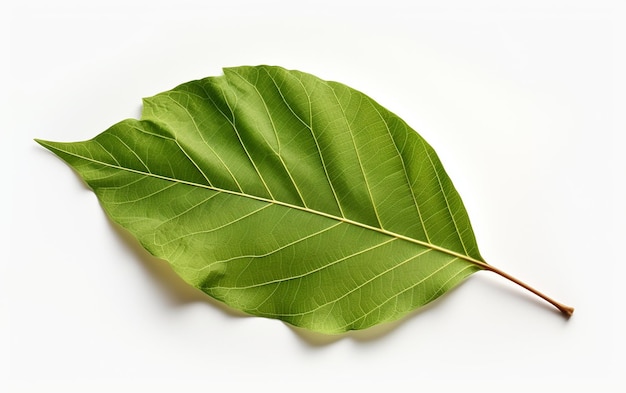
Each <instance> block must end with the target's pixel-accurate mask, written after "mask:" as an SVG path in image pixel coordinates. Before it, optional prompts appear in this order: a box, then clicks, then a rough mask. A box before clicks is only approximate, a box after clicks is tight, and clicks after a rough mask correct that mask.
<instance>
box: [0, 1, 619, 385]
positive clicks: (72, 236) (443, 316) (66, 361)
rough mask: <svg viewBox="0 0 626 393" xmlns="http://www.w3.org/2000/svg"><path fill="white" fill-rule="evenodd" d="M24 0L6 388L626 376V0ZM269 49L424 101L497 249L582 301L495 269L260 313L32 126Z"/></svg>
mask: <svg viewBox="0 0 626 393" xmlns="http://www.w3.org/2000/svg"><path fill="white" fill-rule="evenodd" d="M14 3H15V4H7V3H6V2H2V5H1V6H0V7H1V8H0V29H1V30H0V40H1V41H0V44H1V46H0V50H1V52H0V60H1V61H0V67H1V68H0V78H1V79H0V83H1V85H0V86H1V90H0V111H1V112H0V114H1V123H0V129H1V130H2V134H1V135H2V142H0V148H1V151H0V153H1V157H0V158H1V160H2V162H1V167H0V168H1V170H2V174H3V176H2V178H3V181H2V184H3V186H2V189H3V190H2V192H1V193H0V202H1V203H0V214H1V215H0V217H2V218H1V219H0V225H1V229H2V232H3V233H2V236H1V237H0V250H2V254H1V257H0V258H1V259H0V269H1V270H0V391H2V392H144V391H146V392H178V391H187V392H200V391H213V392H229V391H237V392H270V391H271V392H288V391H289V392H291V391H302V392H339V391H358V390H361V391H363V390H365V391H381V392H382V391H384V392H396V391H397V392H401V391H419V392H483V393H487V392H560V391H563V392H591V391H593V392H618V391H621V392H623V391H626V377H625V376H624V374H625V370H626V362H625V360H624V353H625V351H626V339H625V334H624V333H625V332H626V317H625V315H626V313H625V305H624V301H625V300H626V296H625V290H624V287H625V285H624V279H625V274H626V268H625V263H626V261H625V260H624V253H623V244H624V239H626V236H625V235H626V229H625V228H624V225H623V223H624V220H625V219H626V209H625V207H624V206H625V204H624V202H625V201H626V189H625V187H624V179H625V177H626V176H625V175H626V164H625V163H626V160H625V159H624V158H623V157H622V155H623V150H624V144H625V141H626V138H625V137H624V133H625V131H626V127H625V126H626V120H625V116H624V113H625V108H626V100H625V88H626V83H625V78H624V73H625V70H626V62H625V56H624V54H625V51H624V47H625V42H626V41H625V34H624V32H625V29H624V24H625V23H626V22H625V21H626V19H625V18H624V13H622V10H620V9H619V7H618V5H617V4H618V3H619V2H618V1H615V2H608V1H597V0H596V1H524V2H511V1H508V2H502V1H491V2H489V1H472V2H463V1H458V2H453V1H437V2H433V3H432V4H430V3H422V2H409V1H406V2H398V1H392V0H383V1H352V2H346V3H344V2H340V1H338V0H334V1H321V0H316V1H300V2H297V1H279V0H274V1H263V2H261V1H257V2H254V1H226V0H222V1H192V0H181V1H176V2H174V1H157V0H152V1H147V0H146V1H127V0H124V1H122V0H119V1H118V0H109V1H107V2H84V1H78V0H76V1H70V0H59V1H53V2H49V1H20V2H17V1H16V2H14ZM98 3H102V4H98ZM409 4H410V5H409ZM469 4H471V5H469ZM504 4H506V5H504ZM255 64H275V65H282V66H284V67H287V68H293V69H299V70H302V71H306V72H310V73H313V74H315V75H317V76H319V77H321V78H324V79H331V80H337V81H341V82H343V83H346V84H348V85H349V86H352V87H354V88H357V89H359V90H361V91H363V92H365V93H366V94H368V95H370V96H372V97H373V98H374V99H376V100H377V101H378V102H380V103H381V104H382V105H384V106H386V107H387V108H389V109H390V110H392V111H393V112H395V113H397V114H398V115H399V116H401V117H402V118H404V119H405V120H406V121H407V122H408V123H409V124H411V125H412V126H413V128H415V129H416V130H418V131H419V132H420V133H421V134H422V136H424V137H425V138H426V140H428V141H429V142H430V143H431V144H432V145H433V146H434V148H435V150H436V151H437V152H438V153H439V155H440V157H441V160H442V161H443V163H444V166H445V167H446V169H447V171H448V173H449V175H450V177H451V178H452V180H453V181H454V183H455V185H456V186H457V188H458V190H459V192H460V194H461V196H462V197H463V200H464V202H465V204H466V207H467V210H468V212H469V215H470V218H471V219H472V222H473V225H474V229H475V232H476V236H477V239H478V244H479V246H480V248H481V251H482V254H483V256H484V257H485V258H486V259H487V261H489V262H490V263H492V264H493V265H496V266H498V267H500V268H501V269H503V270H505V271H507V272H509V273H511V274H513V275H515V276H518V277H519V278H521V279H523V280H525V281H527V282H529V283H530V284H531V285H533V286H535V287H537V288H539V289H540V290H543V291H545V292H546V293H548V294H549V295H551V296H553V297H555V298H556V299H557V300H559V301H562V302H563V303H566V304H569V305H572V306H575V307H576V312H575V313H574V316H573V317H572V318H571V319H570V320H566V319H564V318H563V317H561V316H560V315H559V314H558V313H557V312H555V311H554V310H553V309H551V308H550V307H549V306H548V305H547V304H545V303H543V302H542V301H540V300H538V299H537V298H535V297H534V296H532V295H530V294H529V293H526V292H525V291H523V290H521V289H519V288H517V287H515V286H514V285H512V284H510V283H508V282H505V280H503V279H501V278H500V277H498V276H495V275H493V274H490V273H485V272H481V273H477V274H475V275H474V276H472V277H470V279H469V280H467V281H466V282H465V283H464V284H463V285H461V286H460V287H459V288H457V289H456V290H454V291H452V292H450V293H448V294H446V296H444V297H442V298H440V299H439V300H438V301H436V302H435V303H434V304H433V305H432V306H429V307H426V308H425V309H423V310H421V311H418V312H415V313H413V314H412V315H410V316H409V317H407V318H404V319H403V320H401V321H399V322H397V323H392V324H388V325H383V326H379V327H375V328H372V329H370V330H366V331H361V332H355V333H349V334H345V335H342V336H330V337H329V336H322V335H317V334H312V333H307V332H304V331H302V330H299V329H294V328H290V327H288V326H286V325H285V324H283V323H281V322H278V321H274V320H266V319H260V318H252V317H246V316H242V315H241V314H240V313H237V312H233V311H230V310H228V309H226V308H225V307H223V306H221V305H219V304H217V303H216V302H214V301H212V300H210V299H207V298H206V297H205V296H204V295H203V294H202V293H200V292H198V291H196V290H194V289H191V288H188V287H187V286H185V285H184V284H183V283H182V282H181V280H180V279H179V278H177V277H176V276H175V275H174V274H173V273H172V272H171V271H170V269H169V268H168V267H167V265H166V264H165V263H164V262H162V261H159V260H156V259H154V258H152V257H150V256H149V255H148V254H147V253H146V252H144V251H142V250H141V249H140V248H139V247H138V246H137V244H136V242H135V241H134V240H132V239H131V238H130V237H129V236H128V235H126V234H125V233H123V232H121V231H120V230H119V229H117V228H116V227H115V226H114V225H113V224H111V222H110V221H108V220H107V218H106V217H105V215H104V213H103V211H102V209H101V208H100V206H99V204H98V202H97V200H96V198H95V196H94V195H93V193H92V192H91V191H90V190H88V189H87V188H86V187H85V186H84V185H83V184H82V182H81V181H80V180H79V179H78V178H77V176H76V175H75V174H74V173H73V172H72V171H71V170H70V169H69V168H68V167H67V166H66V165H65V164H64V163H63V162H61V161H60V160H59V159H57V158H56V157H54V156H53V155H52V154H50V153H49V152H47V151H46V150H44V149H43V148H41V147H39V146H38V145H36V144H35V142H33V140H32V139H33V138H35V137H37V138H42V139H50V140H59V141H76V140H84V139H89V138H91V137H93V136H95V135H96V134H98V133H100V132H101V131H103V130H105V129H106V128H108V127H109V126H110V125H112V124H113V123H115V122H117V121H119V120H122V119H124V118H127V117H138V116H139V114H140V110H141V104H140V103H141V101H140V99H141V98H142V97H145V96H151V95H154V94H156V93H159V92H161V91H165V90H168V89H170V88H172V87H174V86H176V85H177V84H180V83H183V82H186V81H188V80H192V79H196V78H201V77H205V76H212V75H219V74H221V67H224V66H237V65H255Z"/></svg>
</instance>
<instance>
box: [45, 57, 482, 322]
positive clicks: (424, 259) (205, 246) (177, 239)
mask: <svg viewBox="0 0 626 393" xmlns="http://www.w3.org/2000/svg"><path fill="white" fill-rule="evenodd" d="M38 142H39V143H40V144H42V145H43V146H45V147H46V148H48V149H50V150H51V151H52V152H54V153H55V154H57V155H58V156H59V157H60V158H62V159H63V160H65V161H66V162H67V163H68V164H69V165H71V166H72V167H73V168H74V169H75V170H76V171H77V172H78V173H79V174H80V176H81V177H82V178H83V179H84V180H85V182H87V184H88V185H89V186H90V187H91V188H92V189H93V190H94V192H95V193H96V194H97V196H98V198H99V199H100V201H101V203H102V206H103V207H104V209H105V210H106V212H107V214H108V215H109V216H110V217H111V218H112V219H113V220H114V221H115V222H117V223H118V224H120V225H121V226H122V227H124V228H126V229H127V230H128V231H129V232H130V233H132V234H133V235H134V236H135V237H136V238H137V239H138V240H139V242H140V243H141V244H142V245H143V246H144V247H145V248H146V249H147V250H148V251H149V252H150V253H152V254H153V255H155V256H156V257H158V258H162V259H164V260H166V261H168V262H169V263H170V264H171V266H172V267H173V268H174V270H175V271H176V272H177V273H178V274H179V275H180V276H181V277H182V278H183V279H184V280H185V281H187V282H188V283H189V284H191V285H193V286H195V287H197V288H200V289H201V290H202V291H204V292H206V293H207V294H208V295H210V296H212V297H214V298H216V299H219V300H221V301H223V302H224V303H226V304H228V305H229V306H231V307H234V308H236V309H240V310H243V311H245V312H247V313H250V314H254V315H259V316H263V317H270V318H278V319H281V320H283V321H286V322H288V323H290V324H293V325H296V326H301V327H305V328H308V329H312V330H315V331H319V332H324V333H339V332H344V331H347V330H351V329H363V328H367V327H369V326H372V325H375V324H378V323H381V322H385V321H391V320H395V319H397V318H399V317H401V316H402V315H405V314H406V313H408V312H410V311H412V310H414V309H416V308H418V307H420V306H422V305H424V304H426V303H428V302H430V301H432V300H434V299H436V298H437V297H439V296H441V295H442V294H444V293H445V292H447V291H448V290H450V289H451V288H453V287H454V286H456V285H457V284H459V283H460V282H461V281H463V280H464V279H465V278H466V277H468V276H469V275H471V274H472V273H474V272H476V271H478V270H481V269H489V270H493V269H492V268H490V266H489V265H487V264H485V263H484V261H483V259H482V257H481V256H480V254H479V252H478V247H477V245H476V240H475V238H474V234H473V232H472V228H471V226H470V222H469V219H468V215H467V212H466V211H465V208H464V207H463V203H462V202H461V199H460V197H459V195H458V193H457V191H456V190H455V188H454V186H453V185H452V182H451V181H450V179H449V177H448V175H447V174H446V172H445V171H444V169H443V167H442V165H441V162H440V161H439V159H438V157H437V155H436V154H435V152H434V150H433V149H432V148H431V147H430V146H429V145H428V143H426V141H424V139H423V138H421V137H420V136H419V135H418V134H417V133H416V132H415V131H414V130H412V129H411V128H410V127H409V126H408V125H407V124H406V123H405V122H404V121H402V120H401V119H400V118H399V117H397V116H396V115H394V114H393V113H391V112H389V111H388V110H386V109H385V108H383V107H381V106H380V105H379V104H377V103H376V102H375V101H373V100H372V99H371V98H369V97H368V96H366V95H364V94H363V93H360V92H358V91H356V90H354V89H351V88H349V87H347V86H345V85H342V84H340V83H336V82H327V81H324V80H321V79H319V78H317V77H314V76H312V75H309V74H306V73H302V72H298V71H288V70H285V69H283V68H279V67H269V66H258V67H239V68H228V69H225V70H224V75H223V76H219V77H210V78H206V79H202V80H197V81H192V82H189V83H185V84H183V85H180V86H178V87H176V88H174V89H172V90H170V91H167V92H164V93H161V94H158V95H156V96H154V97H151V98H148V99H145V100H144V109H143V114H142V118H141V120H135V119H127V120H124V121H122V122H120V123H118V124H115V125H114V126H112V127H111V128H109V129H108V130H106V131H105V132H103V133H102V134H100V135H98V136H96V137H95V138H93V139H91V140H89V141H85V142H75V143H59V142H47V141H38Z"/></svg>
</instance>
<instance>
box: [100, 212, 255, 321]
mask: <svg viewBox="0 0 626 393" xmlns="http://www.w3.org/2000/svg"><path fill="white" fill-rule="evenodd" d="M104 216H105V217H106V220H107V222H108V224H109V226H110V228H111V229H112V230H113V232H115V233H116V235H117V236H118V238H119V239H120V242H122V243H123V245H124V246H125V247H126V248H127V249H129V250H130V251H131V253H132V254H133V255H134V256H135V257H136V258H135V259H136V260H137V261H138V262H139V263H140V264H141V266H142V268H143V269H144V271H145V272H146V273H147V274H148V276H149V277H150V278H151V279H152V281H153V282H155V283H157V284H158V286H159V289H161V290H162V291H163V292H164V294H165V296H164V297H165V298H166V299H168V303H169V305H170V306H171V307H181V306H184V305H188V304H190V303H205V304H208V305H210V306H211V307H215V308H216V309H218V310H220V311H221V312H222V313H223V314H225V315H227V316H229V317H234V318H250V317H252V316H251V315H249V314H246V313H244V312H242V311H239V310H236V309H233V308H230V307H228V306H227V305H225V304H224V303H222V302H220V301H218V300H215V299H213V298H212V297H210V296H208V295H207V294H205V293H204V292H202V291H201V290H200V289H198V288H195V287H193V286H191V285H189V284H188V283H186V282H185V281H184V280H183V279H182V278H181V277H180V276H179V275H178V274H176V272H175V271H174V270H173V269H172V268H171V267H170V266H169V264H168V263H167V262H166V261H164V260H162V259H160V258H157V257H155V256H154V255H152V254H150V253H149V252H148V251H147V250H146V249H145V248H143V246H142V245H141V244H140V243H139V241H138V240H137V239H136V238H135V237H134V236H133V235H132V234H131V233H130V232H128V231H127V230H126V229H124V228H122V227H121V226H120V225H119V224H117V223H115V222H114V221H113V220H111V219H110V218H109V216H108V215H106V214H104Z"/></svg>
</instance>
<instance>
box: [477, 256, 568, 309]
mask: <svg viewBox="0 0 626 393" xmlns="http://www.w3.org/2000/svg"><path fill="white" fill-rule="evenodd" d="M473 262H474V263H475V264H477V265H479V266H480V267H482V268H484V269H485V270H489V271H492V272H494V273H496V274H498V275H500V276H502V277H504V278H506V279H507V280H509V281H512V282H514V283H515V284H517V285H519V286H520V287H522V288H524V289H527V290H529V291H530V292H532V293H534V294H535V295H537V296H539V297H540V298H542V299H543V300H545V301H547V302H548V303H550V304H552V305H553V306H554V307H556V308H557V309H558V310H559V311H560V312H562V313H563V315H565V316H566V317H567V318H569V317H571V316H572V314H573V313H574V307H570V306H566V305H564V304H562V303H559V302H557V301H556V300H554V299H552V298H551V297H549V296H547V295H545V294H544V293H542V292H539V291H538V290H536V289H535V288H533V287H531V286H530V285H528V284H526V283H525V282H523V281H520V280H518V279H517V278H515V277H513V276H511V275H510V274H508V273H505V272H503V271H502V270H500V269H498V268H496V267H493V266H491V265H489V264H487V263H483V262H480V261H476V260H474V261H473Z"/></svg>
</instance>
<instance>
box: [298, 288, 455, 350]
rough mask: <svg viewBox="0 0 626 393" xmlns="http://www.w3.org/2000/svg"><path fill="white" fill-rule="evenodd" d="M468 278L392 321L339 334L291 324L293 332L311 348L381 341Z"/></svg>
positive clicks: (428, 308) (421, 314) (450, 292)
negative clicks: (346, 342) (351, 341)
mask: <svg viewBox="0 0 626 393" xmlns="http://www.w3.org/2000/svg"><path fill="white" fill-rule="evenodd" d="M466 282H467V280H465V281H463V282H462V283H460V284H459V285H457V286H456V287H454V288H452V289H450V290H448V291H447V292H446V293H445V296H440V297H439V298H437V299H435V300H433V301H432V302H430V303H428V304H426V305H424V306H421V307H420V308H418V309H416V310H413V311H410V312H409V313H407V314H404V315H402V316H400V317H399V318H398V319H396V320H394V321H390V322H383V323H381V324H378V325H375V326H371V327H369V328H366V329H363V330H350V331H348V332H345V333H339V334H334V335H333V334H324V333H318V332H313V331H310V330H307V329H304V328H300V327H297V326H293V325H289V324H287V326H288V327H289V328H290V330H291V331H292V333H293V334H295V335H296V336H298V338H300V339H301V340H302V342H304V343H305V344H306V345H307V346H308V347H309V348H323V347H327V346H329V345H332V344H334V343H336V342H339V341H342V340H346V339H347V340H353V341H356V342H359V343H362V344H366V343H371V342H375V341H379V340H381V339H383V338H384V337H387V336H389V335H390V334H391V333H392V332H394V331H396V330H397V329H400V328H402V327H403V326H404V325H406V324H408V323H409V322H410V321H413V320H414V319H417V318H421V317H422V316H424V315H426V314H428V313H429V312H430V311H431V309H433V308H436V307H437V306H438V305H440V303H443V302H446V301H448V300H450V299H448V300H447V298H452V297H453V296H454V295H453V293H454V292H456V291H457V290H458V289H459V288H461V287H462V286H463V285H465V283H466Z"/></svg>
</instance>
